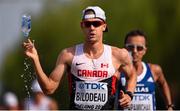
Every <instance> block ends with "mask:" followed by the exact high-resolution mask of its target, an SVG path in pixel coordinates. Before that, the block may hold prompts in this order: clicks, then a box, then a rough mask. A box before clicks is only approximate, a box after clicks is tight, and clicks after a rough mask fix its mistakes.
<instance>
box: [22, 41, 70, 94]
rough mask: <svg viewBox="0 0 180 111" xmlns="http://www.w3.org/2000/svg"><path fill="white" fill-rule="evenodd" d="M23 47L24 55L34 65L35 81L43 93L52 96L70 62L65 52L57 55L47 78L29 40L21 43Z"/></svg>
mask: <svg viewBox="0 0 180 111" xmlns="http://www.w3.org/2000/svg"><path fill="white" fill-rule="evenodd" d="M23 46H24V48H25V54H26V55H27V56H28V57H30V58H31V59H32V61H33V63H34V67H35V71H36V75H37V79H38V82H39V84H40V86H41V88H42V90H43V92H44V93H46V94H52V93H53V92H54V91H55V90H56V89H57V87H58V85H59V82H60V80H61V78H62V76H63V74H64V71H65V69H66V68H67V64H68V61H70V59H69V58H70V57H69V55H68V53H67V50H63V51H62V52H61V53H60V54H59V57H58V60H57V63H56V67H55V68H54V70H53V71H52V73H51V74H50V76H49V77H48V76H47V75H46V74H45V73H44V71H43V69H42V67H41V64H40V61H39V56H38V53H37V50H36V48H35V47H34V44H33V43H32V42H31V40H30V39H28V41H27V42H24V43H23Z"/></svg>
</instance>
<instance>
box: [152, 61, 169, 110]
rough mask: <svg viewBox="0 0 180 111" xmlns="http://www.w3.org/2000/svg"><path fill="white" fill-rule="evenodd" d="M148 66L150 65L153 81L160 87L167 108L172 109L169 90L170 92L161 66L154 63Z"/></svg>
mask: <svg viewBox="0 0 180 111" xmlns="http://www.w3.org/2000/svg"><path fill="white" fill-rule="evenodd" d="M150 67H151V71H152V73H153V76H154V79H155V81H156V82H157V83H158V85H159V87H160V88H161V90H162V92H163V95H164V99H165V103H166V105H167V109H172V98H171V92H170V88H169V86H168V83H167V81H166V79H165V77H164V74H163V71H162V68H161V67H160V66H159V65H155V64H151V65H150ZM169 106H170V107H169Z"/></svg>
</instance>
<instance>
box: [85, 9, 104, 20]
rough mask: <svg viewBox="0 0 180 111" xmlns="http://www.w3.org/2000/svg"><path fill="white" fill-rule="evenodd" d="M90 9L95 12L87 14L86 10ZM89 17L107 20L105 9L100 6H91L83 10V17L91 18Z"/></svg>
mask: <svg viewBox="0 0 180 111" xmlns="http://www.w3.org/2000/svg"><path fill="white" fill-rule="evenodd" d="M89 10H91V11H93V12H94V14H86V12H87V11H89ZM89 18H100V19H102V20H104V21H106V16H105V12H104V10H103V9H101V8H100V7H98V6H89V7H87V8H85V9H84V10H83V15H82V19H83V20H84V19H89Z"/></svg>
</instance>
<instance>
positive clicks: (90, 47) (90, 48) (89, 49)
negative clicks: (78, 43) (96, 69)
mask: <svg viewBox="0 0 180 111" xmlns="http://www.w3.org/2000/svg"><path fill="white" fill-rule="evenodd" d="M83 50H84V53H85V55H86V56H88V57H89V58H91V59H97V58H99V57H100V56H101V55H102V53H103V52H104V45H103V43H94V44H86V43H85V44H84V49H83Z"/></svg>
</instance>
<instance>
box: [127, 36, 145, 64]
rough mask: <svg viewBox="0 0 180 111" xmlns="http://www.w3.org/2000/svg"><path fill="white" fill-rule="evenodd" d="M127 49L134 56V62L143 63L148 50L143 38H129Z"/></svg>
mask: <svg viewBox="0 0 180 111" xmlns="http://www.w3.org/2000/svg"><path fill="white" fill-rule="evenodd" d="M125 47H126V49H127V50H128V51H129V52H130V53H131V54H132V59H133V62H141V61H142V58H143V56H144V55H145V53H146V50H147V48H146V40H145V38H144V37H143V36H132V37H128V39H127V41H126V44H125Z"/></svg>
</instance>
